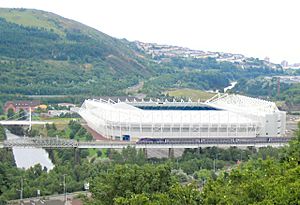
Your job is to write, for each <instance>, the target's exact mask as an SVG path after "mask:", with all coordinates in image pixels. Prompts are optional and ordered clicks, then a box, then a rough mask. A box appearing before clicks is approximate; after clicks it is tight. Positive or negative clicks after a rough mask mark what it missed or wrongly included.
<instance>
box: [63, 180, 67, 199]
mask: <svg viewBox="0 0 300 205" xmlns="http://www.w3.org/2000/svg"><path fill="white" fill-rule="evenodd" d="M63 178H64V179H63V180H64V181H63V186H64V196H65V197H64V198H65V204H67V187H66V174H64V175H63Z"/></svg>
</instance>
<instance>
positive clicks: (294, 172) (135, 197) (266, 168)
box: [0, 124, 300, 205]
mask: <svg viewBox="0 0 300 205" xmlns="http://www.w3.org/2000/svg"><path fill="white" fill-rule="evenodd" d="M70 126H72V127H73V128H74V130H76V129H77V127H78V126H77V125H76V124H73V125H70ZM299 128H300V127H299ZM51 129H52V130H55V128H54V127H49V128H48V130H49V131H50V130H51ZM50 132H52V131H50ZM296 134H297V137H296V138H295V139H294V140H293V141H291V143H290V146H289V147H285V148H281V149H277V148H271V147H267V148H261V149H259V150H255V149H248V150H240V149H237V148H230V149H226V150H224V149H220V148H216V147H213V148H205V149H200V150H196V149H195V150H193V149H187V150H186V151H185V152H184V154H183V156H182V157H179V158H178V159H146V158H145V156H144V154H143V152H142V150H136V149H134V148H130V147H129V148H126V149H123V150H122V151H121V152H116V151H114V150H107V152H106V154H107V156H108V158H107V159H101V158H99V159H97V160H90V159H89V158H90V157H89V151H88V150H80V152H79V155H80V160H78V158H75V157H74V151H75V150H72V149H60V150H55V149H54V150H53V149H51V150H47V151H48V153H49V156H50V158H51V160H52V162H53V163H54V164H55V168H54V169H53V170H51V171H49V172H47V170H46V169H44V168H43V167H41V166H39V165H36V166H34V167H33V168H30V169H28V170H23V169H18V168H16V166H15V163H14V160H13V157H12V151H11V150H7V149H1V150H0V179H1V180H0V201H1V203H2V204H5V202H6V201H7V200H9V199H17V198H18V197H19V193H18V192H17V191H16V190H17V189H19V188H20V180H21V179H24V197H30V196H35V195H36V190H37V189H40V190H41V194H42V196H45V195H49V194H55V193H63V187H62V186H61V182H62V180H63V175H64V174H66V177H67V191H68V192H73V191H79V190H83V184H84V182H87V181H88V182H90V183H91V187H90V191H91V193H92V198H89V199H87V198H85V199H84V200H85V204H87V205H111V204H115V205H139V204H140V205H141V204H143V205H160V204H164V205H182V204H187V205H201V204H207V205H210V204H228V205H229V204H242V205H243V204H245V205H246V204H247V205H248V204H298V202H299V200H300V197H299V194H298V191H299V189H300V178H299V174H300V167H299V161H300V131H298V132H297V133H296ZM94 154H95V153H94ZM216 159H217V160H216ZM240 159H242V162H241V163H239V164H236V162H237V161H238V160H240ZM249 159H250V161H248V160H249ZM214 164H215V166H216V170H217V172H216V173H215V172H213V169H214V166H213V165H214Z"/></svg>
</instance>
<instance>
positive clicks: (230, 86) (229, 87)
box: [224, 81, 237, 93]
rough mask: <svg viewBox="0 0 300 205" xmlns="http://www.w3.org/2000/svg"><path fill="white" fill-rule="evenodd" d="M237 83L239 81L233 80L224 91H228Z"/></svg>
mask: <svg viewBox="0 0 300 205" xmlns="http://www.w3.org/2000/svg"><path fill="white" fill-rule="evenodd" d="M236 84H237V82H236V81H235V82H231V83H230V85H229V86H227V87H225V88H224V93H226V91H227V90H230V89H232V88H234V86H235V85H236Z"/></svg>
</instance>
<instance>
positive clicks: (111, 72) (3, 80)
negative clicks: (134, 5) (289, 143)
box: [0, 8, 282, 104]
mask: <svg viewBox="0 0 300 205" xmlns="http://www.w3.org/2000/svg"><path fill="white" fill-rule="evenodd" d="M145 45H146V44H145ZM152 46H153V45H152ZM154 47H155V46H154ZM173 47H174V46H173ZM170 48H172V46H170ZM160 50H161V49H160ZM226 56H227V57H230V56H228V55H225V56H224V55H223V57H226ZM233 57H234V56H233ZM272 66H273V65H268V64H266V63H265V62H264V61H260V60H258V59H254V58H253V60H252V61H251V62H250V61H248V62H243V67H241V66H240V65H239V64H237V63H236V62H230V61H226V60H225V61H224V60H220V59H219V58H218V57H214V56H208V57H207V58H193V57H191V56H182V55H174V56H167V53H163V54H162V55H157V56H156V55H154V56H153V55H151V53H149V51H147V50H145V49H141V46H140V45H138V44H137V43H136V42H129V41H127V40H125V39H116V38H113V37H111V36H108V35H106V34H104V33H102V32H100V31H98V30H96V29H93V28H91V27H88V26H86V25H83V24H81V23H79V22H76V21H73V20H70V19H66V18H63V17H61V16H58V15H56V14H53V13H49V12H45V11H39V10H32V9H7V8H0V101H4V100H3V98H2V99H1V96H7V95H8V94H11V95H16V96H19V95H83V96H86V97H89V96H101V95H106V96H107V95H125V94H126V92H127V91H128V90H130V89H128V88H129V87H135V86H134V85H139V84H140V85H142V86H141V88H139V89H138V90H136V91H135V92H136V93H131V94H137V93H139V94H140V93H145V94H147V96H148V97H160V96H163V95H164V92H163V91H166V90H169V89H174V88H175V89H176V88H191V89H202V90H206V89H221V88H223V87H225V86H227V85H228V84H229V82H230V81H233V80H235V81H236V80H239V79H242V78H254V77H257V76H264V75H269V74H274V73H276V74H277V73H281V72H282V70H281V69H280V68H278V69H274V68H273V67H272ZM141 82H142V83H141ZM0 104H1V103H0Z"/></svg>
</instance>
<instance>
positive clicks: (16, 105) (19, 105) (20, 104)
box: [4, 100, 41, 112]
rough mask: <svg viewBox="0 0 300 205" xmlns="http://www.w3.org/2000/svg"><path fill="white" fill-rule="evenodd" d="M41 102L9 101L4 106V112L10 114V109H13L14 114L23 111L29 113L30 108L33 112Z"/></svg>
mask: <svg viewBox="0 0 300 205" xmlns="http://www.w3.org/2000/svg"><path fill="white" fill-rule="evenodd" d="M40 104H41V103H40V101H37V100H33V101H7V102H6V103H5V105H4V112H8V110H9V109H12V110H13V111H14V112H19V111H20V110H21V109H23V110H24V111H26V112H29V110H30V108H31V111H32V112H34V110H35V109H36V108H37V107H38V106H39V105H40Z"/></svg>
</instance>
